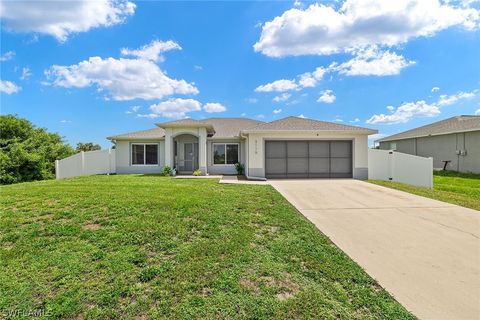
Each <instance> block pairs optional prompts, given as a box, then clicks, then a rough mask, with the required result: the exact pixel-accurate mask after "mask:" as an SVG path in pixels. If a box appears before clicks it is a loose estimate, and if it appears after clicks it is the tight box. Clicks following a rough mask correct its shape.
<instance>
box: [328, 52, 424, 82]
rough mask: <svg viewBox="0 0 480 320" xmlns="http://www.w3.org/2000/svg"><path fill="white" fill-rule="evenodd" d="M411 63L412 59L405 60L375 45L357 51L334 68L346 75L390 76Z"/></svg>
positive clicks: (412, 62)
mask: <svg viewBox="0 0 480 320" xmlns="http://www.w3.org/2000/svg"><path fill="white" fill-rule="evenodd" d="M413 64H415V62H414V61H407V60H406V59H405V58H404V57H403V56H401V55H397V54H396V53H394V52H390V51H384V52H382V51H380V50H378V48H376V47H370V48H367V49H364V50H360V51H357V52H356V53H355V57H354V58H352V59H351V60H349V61H347V62H344V63H342V64H340V65H339V66H338V67H336V68H335V69H336V70H337V71H338V72H339V73H340V74H345V75H347V76H391V75H397V74H399V73H400V71H401V70H402V69H403V68H406V67H408V66H411V65H413Z"/></svg>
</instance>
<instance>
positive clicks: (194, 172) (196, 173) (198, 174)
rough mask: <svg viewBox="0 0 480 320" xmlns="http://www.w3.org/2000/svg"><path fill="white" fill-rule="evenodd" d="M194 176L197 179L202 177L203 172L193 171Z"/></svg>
mask: <svg viewBox="0 0 480 320" xmlns="http://www.w3.org/2000/svg"><path fill="white" fill-rule="evenodd" d="M192 175H194V176H195V177H198V176H201V175H202V170H200V169H197V170H195V171H193V173H192Z"/></svg>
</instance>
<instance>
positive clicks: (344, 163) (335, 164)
mask: <svg viewBox="0 0 480 320" xmlns="http://www.w3.org/2000/svg"><path fill="white" fill-rule="evenodd" d="M330 172H331V173H332V174H337V173H338V174H350V173H351V172H352V160H351V159H350V158H335V159H332V161H331V166H330Z"/></svg>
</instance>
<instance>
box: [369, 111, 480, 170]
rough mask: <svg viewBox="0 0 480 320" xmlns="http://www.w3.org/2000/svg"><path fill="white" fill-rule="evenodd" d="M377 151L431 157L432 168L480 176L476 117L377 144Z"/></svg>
mask: <svg viewBox="0 0 480 320" xmlns="http://www.w3.org/2000/svg"><path fill="white" fill-rule="evenodd" d="M377 142H378V143H379V147H380V149H384V150H396V151H398V152H403V153H408V154H413V155H418V156H422V157H433V167H434V168H436V169H440V168H443V166H444V164H445V161H448V162H447V167H446V168H447V169H449V170H455V171H459V172H474V173H480V116H473V115H462V116H456V117H452V118H448V119H446V120H442V121H438V122H434V123H432V124H429V125H426V126H423V127H419V128H415V129H412V130H408V131H405V132H402V133H398V134H395V135H392V136H389V137H386V138H383V139H379V140H378V141H377Z"/></svg>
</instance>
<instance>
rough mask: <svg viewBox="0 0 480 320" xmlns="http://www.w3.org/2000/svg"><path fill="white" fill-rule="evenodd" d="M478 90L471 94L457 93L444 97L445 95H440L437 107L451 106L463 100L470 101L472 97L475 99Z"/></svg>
mask: <svg viewBox="0 0 480 320" xmlns="http://www.w3.org/2000/svg"><path fill="white" fill-rule="evenodd" d="M477 91H478V90H474V91H472V92H459V93H457V94H453V95H450V96H449V95H446V94H442V95H441V96H440V99H439V100H438V105H439V106H449V105H452V104H454V103H456V102H458V101H459V100H463V99H471V98H473V97H475V94H476V93H477Z"/></svg>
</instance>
